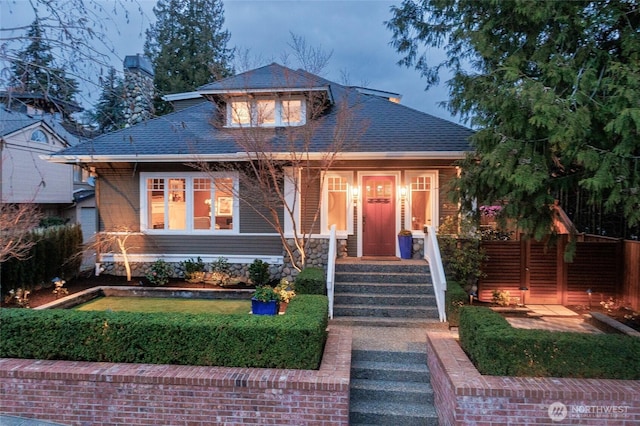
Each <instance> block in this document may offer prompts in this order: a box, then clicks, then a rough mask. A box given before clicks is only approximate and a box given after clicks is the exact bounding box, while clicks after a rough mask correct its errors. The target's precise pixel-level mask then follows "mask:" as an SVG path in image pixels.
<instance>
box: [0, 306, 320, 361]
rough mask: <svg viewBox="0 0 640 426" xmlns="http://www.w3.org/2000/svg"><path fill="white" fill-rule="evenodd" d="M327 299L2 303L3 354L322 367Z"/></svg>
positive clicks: (0, 336)
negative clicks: (229, 307)
mask: <svg viewBox="0 0 640 426" xmlns="http://www.w3.org/2000/svg"><path fill="white" fill-rule="evenodd" d="M327 309H328V308H327V298H326V297H322V296H309V295H307V296H298V297H296V298H295V299H294V300H292V302H291V304H290V305H289V308H288V310H287V314H286V315H280V316H274V317H268V316H252V315H213V314H168V313H133V312H97V311H94V312H88V311H87V312H85V311H73V310H58V309H51V310H30V309H3V310H0V323H1V324H2V327H0V357H4V358H30V359H57V360H74V361H101V362H117V363H125V362H126V363H149V364H182V365H207V366H227V367H255V368H293V369H317V368H318V367H319V365H320V361H321V359H322V353H323V350H324V344H325V341H326V328H327V315H328V311H327Z"/></svg>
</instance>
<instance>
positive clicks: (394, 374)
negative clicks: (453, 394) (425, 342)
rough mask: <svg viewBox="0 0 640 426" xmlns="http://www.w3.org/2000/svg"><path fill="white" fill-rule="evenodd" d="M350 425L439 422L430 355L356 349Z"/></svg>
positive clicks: (352, 358) (353, 361) (405, 424)
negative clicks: (428, 361)
mask: <svg viewBox="0 0 640 426" xmlns="http://www.w3.org/2000/svg"><path fill="white" fill-rule="evenodd" d="M349 417H350V418H349V424H350V425H351V426H360V425H393V426H398V425H402V426H413V425H420V426H424V425H429V426H430V425H437V424H438V417H437V414H436V410H435V407H434V405H433V389H432V388H431V384H430V380H429V370H428V368H427V361H426V354H425V353H421V352H386V351H369V350H354V351H353V352H352V355H351V396H350V415H349Z"/></svg>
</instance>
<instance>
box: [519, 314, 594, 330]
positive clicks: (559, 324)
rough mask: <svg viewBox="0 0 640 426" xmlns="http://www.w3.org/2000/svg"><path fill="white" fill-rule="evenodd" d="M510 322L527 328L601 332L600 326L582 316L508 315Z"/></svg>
mask: <svg viewBox="0 0 640 426" xmlns="http://www.w3.org/2000/svg"><path fill="white" fill-rule="evenodd" d="M507 321H509V324H511V326H513V327H515V328H527V329H538V330H550V331H575V332H579V333H595V334H600V333H602V331H600V330H599V329H598V328H596V327H594V326H592V325H591V324H589V323H587V322H585V321H584V319H582V317H578V318H575V317H573V318H571V317H542V318H522V317H507Z"/></svg>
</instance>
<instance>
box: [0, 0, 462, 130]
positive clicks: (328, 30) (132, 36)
mask: <svg viewBox="0 0 640 426" xmlns="http://www.w3.org/2000/svg"><path fill="white" fill-rule="evenodd" d="M98 2H100V3H104V4H105V5H109V4H110V3H112V2H108V1H106V0H105V1H104V2H102V1H101V0H99V1H98ZM138 3H139V4H140V6H141V9H142V13H140V12H137V6H134V5H133V4H131V5H130V7H129V10H130V22H129V23H126V22H124V19H122V17H121V15H120V16H119V17H117V18H116V20H117V24H116V27H117V29H116V27H114V29H113V30H112V31H108V33H107V36H108V38H109V41H110V43H111V44H113V45H114V46H115V50H116V52H117V55H118V57H114V58H113V65H114V66H115V67H116V69H117V70H119V71H120V70H122V58H124V56H126V55H130V54H136V53H142V51H143V45H144V40H145V35H144V31H145V30H146V28H148V26H149V23H150V22H151V21H153V20H155V15H154V14H153V6H154V5H155V4H156V2H155V0H138ZM399 3H400V2H399V1H395V2H394V1H382V0H381V1H373V0H361V1H330V0H322V1H258V0H227V1H224V9H225V27H226V29H227V30H229V32H230V33H231V40H230V42H229V45H228V46H229V47H238V48H240V49H242V50H247V49H248V50H249V51H250V53H251V54H252V56H254V57H258V58H260V59H262V60H261V61H259V62H258V63H256V64H255V65H256V66H258V65H266V64H268V63H270V62H274V61H275V62H280V63H282V55H283V52H287V51H289V52H290V48H289V47H288V46H287V43H289V42H290V41H291V37H290V32H292V33H294V34H296V35H298V36H302V37H304V39H305V40H306V42H307V44H308V45H309V46H311V47H322V48H323V49H324V50H325V51H328V52H330V51H333V56H332V57H331V60H330V62H329V66H328V67H327V70H326V73H325V75H323V76H324V77H325V78H328V79H329V80H333V81H336V82H339V83H342V82H343V80H344V78H343V76H344V75H345V74H346V76H347V78H348V83H349V84H351V85H358V86H361V85H366V86H367V87H370V88H374V89H380V90H386V91H390V92H396V93H400V94H401V95H402V96H403V97H402V102H401V103H402V104H403V105H406V106H409V107H411V108H415V109H417V110H420V111H424V112H427V113H429V114H432V115H435V116H438V117H442V118H445V119H448V120H452V121H458V120H457V119H455V118H452V117H451V115H450V114H449V113H448V112H447V111H446V110H445V109H444V108H442V107H440V106H439V105H438V103H439V102H442V101H446V100H447V91H446V88H445V85H444V81H446V77H444V78H443V79H442V82H441V84H440V87H437V88H432V89H430V90H429V91H428V92H425V91H424V87H425V82H424V80H422V79H421V78H420V76H419V74H418V72H417V71H415V70H413V69H407V68H405V67H400V66H398V65H397V62H398V60H399V59H400V56H399V54H398V53H396V52H395V50H394V49H393V48H392V47H391V46H390V45H389V43H390V41H391V31H389V30H388V29H387V28H386V26H385V25H384V22H385V21H386V20H389V19H390V17H391V12H390V7H391V6H392V5H393V4H399ZM8 11H10V13H7V12H8ZM0 13H1V15H2V16H1V23H2V27H3V28H5V29H6V28H15V27H19V26H23V25H24V26H28V25H29V24H30V23H31V22H32V21H33V16H34V15H33V11H32V10H31V8H30V6H29V3H28V2H27V1H26V0H0ZM3 35H4V36H6V34H3ZM434 54H435V55H439V58H438V59H439V60H440V59H441V58H442V53H440V52H437V51H436V52H434ZM285 65H288V66H292V67H295V66H296V65H297V64H296V63H295V60H294V58H293V57H290V63H289V64H285ZM88 91H89V90H86V92H88ZM91 92H94V93H92V94H90V95H89V96H88V97H87V93H85V94H84V96H83V97H82V99H81V102H82V103H83V106H84V107H85V108H86V107H90V103H91V102H92V100H91V99H93V98H96V97H97V93H99V91H97V90H96V89H95V88H93V90H91ZM88 104H89V105H88Z"/></svg>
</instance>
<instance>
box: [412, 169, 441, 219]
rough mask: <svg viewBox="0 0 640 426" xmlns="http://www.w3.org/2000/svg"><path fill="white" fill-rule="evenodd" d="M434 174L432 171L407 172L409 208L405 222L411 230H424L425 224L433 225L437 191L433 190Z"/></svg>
mask: <svg viewBox="0 0 640 426" xmlns="http://www.w3.org/2000/svg"><path fill="white" fill-rule="evenodd" d="M435 180H436V175H435V173H434V172H422V173H407V181H408V182H407V183H408V188H409V194H408V195H409V200H408V201H409V208H408V209H407V211H406V214H407V216H409V217H408V218H407V221H406V223H410V224H411V230H412V231H424V227H425V226H427V225H433V224H434V222H433V218H434V209H435V203H436V201H437V198H436V197H437V191H434V185H435Z"/></svg>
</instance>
